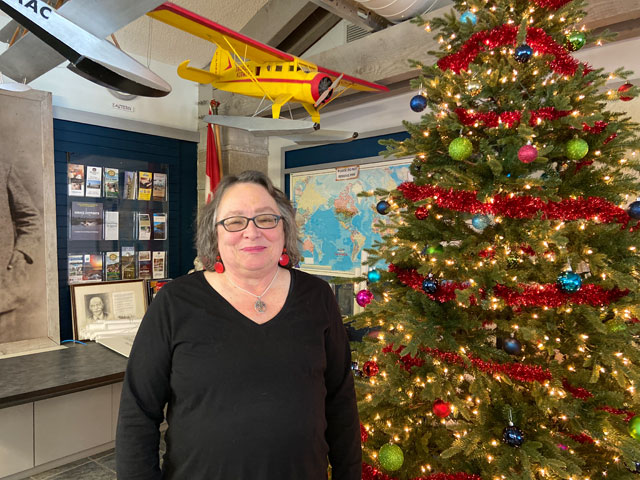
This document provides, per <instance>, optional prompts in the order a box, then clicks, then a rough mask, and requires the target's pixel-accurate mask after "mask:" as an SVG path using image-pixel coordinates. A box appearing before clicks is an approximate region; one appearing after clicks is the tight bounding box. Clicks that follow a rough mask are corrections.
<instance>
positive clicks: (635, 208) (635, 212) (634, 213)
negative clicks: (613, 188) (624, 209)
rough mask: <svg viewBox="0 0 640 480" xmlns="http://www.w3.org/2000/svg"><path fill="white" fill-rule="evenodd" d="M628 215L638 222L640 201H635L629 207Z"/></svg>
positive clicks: (639, 218)
mask: <svg viewBox="0 0 640 480" xmlns="http://www.w3.org/2000/svg"><path fill="white" fill-rule="evenodd" d="M628 213H629V216H630V217H631V218H635V219H636V220H640V200H636V201H635V202H633V203H632V204H631V205H629V210H628Z"/></svg>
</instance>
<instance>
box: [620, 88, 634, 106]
mask: <svg viewBox="0 0 640 480" xmlns="http://www.w3.org/2000/svg"><path fill="white" fill-rule="evenodd" d="M631 87H633V84H632V83H625V84H623V85H620V88H618V98H619V99H620V100H622V101H623V102H628V101H630V100H633V97H629V96H627V95H620V94H621V93H624V92H626V91H627V90H629V89H630V88H631Z"/></svg>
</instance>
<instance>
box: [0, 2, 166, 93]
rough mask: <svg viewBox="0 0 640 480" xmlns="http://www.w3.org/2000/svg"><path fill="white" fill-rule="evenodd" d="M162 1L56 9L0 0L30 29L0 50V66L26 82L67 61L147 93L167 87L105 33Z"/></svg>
mask: <svg viewBox="0 0 640 480" xmlns="http://www.w3.org/2000/svg"><path fill="white" fill-rule="evenodd" d="M160 3H161V1H159V0H137V1H136V2H130V1H129V0H109V1H104V0H71V1H70V2H67V3H65V4H64V5H63V6H62V7H60V9H59V10H55V9H53V8H51V7H49V6H48V5H47V4H45V3H38V2H37V1H36V0H31V1H29V2H27V3H24V2H23V1H22V0H0V10H2V11H4V12H5V13H6V14H8V15H9V16H11V17H12V18H13V19H14V20H16V21H17V22H18V23H20V24H21V25H22V26H23V27H25V28H27V29H28V30H29V33H27V34H26V35H25V36H24V37H22V38H21V39H20V40H18V41H17V42H16V43H15V44H13V45H12V46H11V47H9V49H7V51H6V52H4V53H3V54H2V55H0V71H1V72H3V73H4V74H6V75H8V76H9V77H11V78H13V79H14V80H19V81H22V82H25V83H28V82H30V81H32V80H34V79H35V78H38V77H39V76H40V75H42V74H43V73H45V72H47V71H49V70H51V69H52V68H54V67H56V66H58V65H59V64H60V63H62V62H63V61H64V60H69V61H70V62H71V65H70V66H69V68H70V69H71V70H73V71H74V72H75V73H78V74H79V75H81V76H83V77H85V78H87V79H88V80H91V81H93V82H95V83H98V84H100V85H104V86H107V87H109V88H114V89H116V90H121V91H124V92H127V93H133V94H138V95H146V96H162V95H166V94H168V93H169V92H170V91H171V87H170V85H169V84H168V83H166V82H165V81H164V80H163V79H162V78H160V77H158V76H157V75H156V74H155V73H153V72H152V71H151V70H149V69H147V68H146V67H144V66H143V65H142V64H140V63H139V62H137V61H136V60H134V59H133V58H131V57H129V56H128V55H127V54H125V53H124V52H122V51H121V50H119V49H118V48H117V47H116V46H115V45H113V44H112V43H110V42H107V41H106V40H104V37H106V36H107V35H109V34H110V33H113V32H114V31H116V30H118V29H120V28H122V27H123V26H125V25H127V24H128V23H130V22H131V21H133V20H135V19H136V18H138V17H139V16H142V15H144V13H146V12H147V11H148V10H150V9H152V8H155V7H156V6H158V5H159V4H160Z"/></svg>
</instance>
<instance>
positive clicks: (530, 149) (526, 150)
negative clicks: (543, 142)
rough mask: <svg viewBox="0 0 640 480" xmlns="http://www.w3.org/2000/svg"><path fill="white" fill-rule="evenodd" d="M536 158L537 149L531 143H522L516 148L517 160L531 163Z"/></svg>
mask: <svg viewBox="0 0 640 480" xmlns="http://www.w3.org/2000/svg"><path fill="white" fill-rule="evenodd" d="M536 158H538V149H537V148H536V147H534V146H533V145H524V146H522V147H520V150H518V160H520V161H521V162H522V163H531V162H533V161H535V159H536Z"/></svg>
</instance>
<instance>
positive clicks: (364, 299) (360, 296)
mask: <svg viewBox="0 0 640 480" xmlns="http://www.w3.org/2000/svg"><path fill="white" fill-rule="evenodd" d="M371 300H373V293H371V292H370V291H369V290H360V291H359V292H358V293H356V302H358V305H360V306H361V307H366V306H367V305H369V304H370V303H371Z"/></svg>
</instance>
